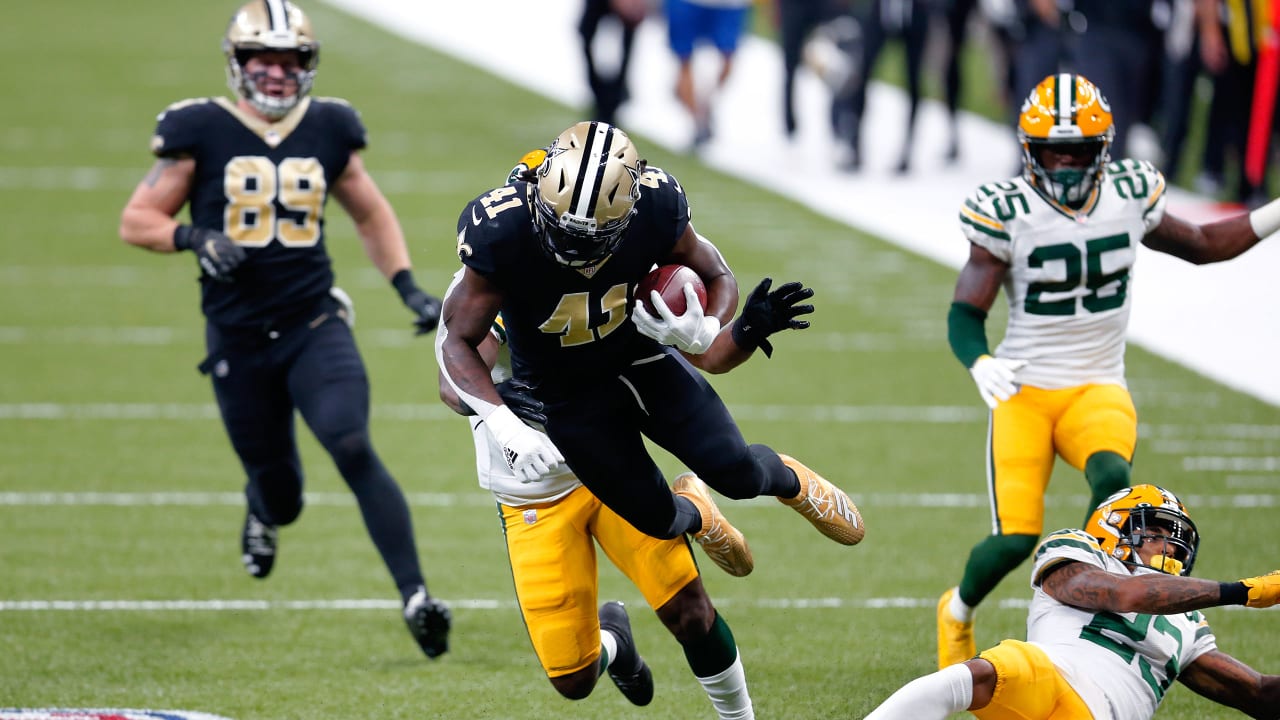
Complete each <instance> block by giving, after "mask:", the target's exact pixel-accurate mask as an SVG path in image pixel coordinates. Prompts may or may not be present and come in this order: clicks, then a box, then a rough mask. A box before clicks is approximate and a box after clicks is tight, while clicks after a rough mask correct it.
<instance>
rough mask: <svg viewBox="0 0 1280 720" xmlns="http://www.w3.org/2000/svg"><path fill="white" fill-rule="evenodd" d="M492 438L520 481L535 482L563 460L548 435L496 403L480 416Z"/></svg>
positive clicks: (543, 477) (544, 476) (504, 406)
mask: <svg viewBox="0 0 1280 720" xmlns="http://www.w3.org/2000/svg"><path fill="white" fill-rule="evenodd" d="M484 421H485V423H486V424H487V425H488V426H489V432H490V433H491V434H492V435H493V439H494V440H497V441H498V444H499V445H501V446H502V455H503V457H505V458H506V459H507V466H508V467H510V468H511V470H512V472H514V473H515V474H516V477H518V478H520V482H522V483H532V482H538V481H540V480H543V479H545V478H546V476H547V474H548V473H550V472H551V471H552V470H554V469H555V468H556V466H557V465H559V464H560V463H562V462H564V456H563V455H561V454H560V451H559V450H558V449H556V446H555V445H554V444H552V442H551V438H549V437H547V436H546V435H544V434H543V433H540V432H538V431H537V430H534V429H533V428H531V427H529V426H528V425H525V424H524V421H522V420H521V419H520V418H518V417H516V414H515V413H513V412H511V408H509V407H507V406H506V405H499V406H498V409H497V410H494V411H493V412H491V413H489V417H487V418H485V419H484Z"/></svg>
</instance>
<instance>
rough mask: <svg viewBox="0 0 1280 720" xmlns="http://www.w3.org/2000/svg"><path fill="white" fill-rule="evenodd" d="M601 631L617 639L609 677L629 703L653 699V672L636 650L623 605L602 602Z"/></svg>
mask: <svg viewBox="0 0 1280 720" xmlns="http://www.w3.org/2000/svg"><path fill="white" fill-rule="evenodd" d="M600 630H601V632H610V633H613V636H614V637H616V638H617V639H618V650H617V655H616V656H615V657H614V658H613V659H612V660H611V661H610V662H609V679H610V680H612V681H613V684H614V685H617V686H618V689H619V690H621V691H622V695H623V697H625V698H626V699H627V700H628V701H630V702H631V704H632V705H648V704H649V702H650V701H652V700H653V672H652V671H651V670H649V665H648V663H646V662H645V661H644V658H642V657H640V651H639V650H637V649H636V640H635V637H633V636H632V634H631V619H630V618H628V617H627V608H626V606H624V605H623V604H622V603H620V602H618V601H617V600H613V601H610V602H607V603H605V604H603V605H601V606H600Z"/></svg>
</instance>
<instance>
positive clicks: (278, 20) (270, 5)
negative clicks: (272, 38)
mask: <svg viewBox="0 0 1280 720" xmlns="http://www.w3.org/2000/svg"><path fill="white" fill-rule="evenodd" d="M266 4H267V14H268V15H270V16H271V29H272V30H274V31H281V30H288V29H289V13H288V12H287V9H286V7H285V4H286V3H285V0H266Z"/></svg>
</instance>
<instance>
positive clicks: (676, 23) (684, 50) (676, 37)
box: [664, 0, 752, 149]
mask: <svg viewBox="0 0 1280 720" xmlns="http://www.w3.org/2000/svg"><path fill="white" fill-rule="evenodd" d="M751 2H752V0H666V2H665V3H664V6H665V8H666V14H667V38H668V42H669V43H670V46H671V51H672V52H673V53H675V56H676V59H677V60H678V61H679V63H680V69H679V71H678V73H677V75H676V97H677V98H678V99H679V100H680V104H681V105H683V106H684V107H685V109H686V110H688V111H689V116H690V117H692V118H693V126H694V130H693V146H694V148H695V149H696V148H699V147H701V146H703V145H705V144H706V143H707V142H708V141H710V140H711V135H712V127H711V116H712V105H713V104H714V98H715V94H716V92H717V91H719V89H720V88H722V87H724V84H725V83H726V82H727V81H728V80H729V75H730V73H731V72H732V71H733V54H734V53H735V52H736V51H737V50H738V42H739V40H741V38H742V32H743V30H744V29H745V28H746V25H747V19H748V17H749V16H750V13H751ZM701 41H705V42H709V43H711V44H712V45H713V46H715V48H716V50H717V51H718V52H719V53H720V69H719V72H718V73H717V75H716V81H715V86H714V87H713V88H711V89H709V90H707V91H706V92H703V93H699V92H698V88H697V83H696V82H695V78H694V72H693V70H694V68H693V51H694V49H695V48H696V47H697V45H698V43H699V42H701Z"/></svg>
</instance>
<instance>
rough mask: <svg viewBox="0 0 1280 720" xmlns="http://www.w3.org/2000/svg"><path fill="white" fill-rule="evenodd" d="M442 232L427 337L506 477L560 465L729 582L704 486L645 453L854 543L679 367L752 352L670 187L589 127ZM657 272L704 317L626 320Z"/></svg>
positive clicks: (692, 312)
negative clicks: (502, 348)
mask: <svg viewBox="0 0 1280 720" xmlns="http://www.w3.org/2000/svg"><path fill="white" fill-rule="evenodd" d="M457 231H458V244H457V250H458V257H459V259H460V260H461V261H462V263H463V265H464V268H463V272H462V277H461V278H460V280H459V281H458V282H457V283H456V284H455V285H454V286H453V289H452V290H451V291H450V293H449V298H448V301H447V302H446V303H445V308H444V315H445V318H446V320H447V324H448V327H449V332H447V333H442V334H441V335H439V336H438V338H437V344H436V348H437V358H438V360H439V364H440V367H441V368H442V369H443V371H444V373H445V377H446V379H447V380H448V382H449V384H450V385H452V386H453V388H454V391H455V392H456V393H457V394H458V396H459V398H461V399H462V401H463V402H464V403H465V404H466V405H467V406H468V407H470V408H472V409H473V410H475V412H476V413H477V414H478V415H479V416H480V418H481V419H483V420H484V421H485V422H486V423H487V424H488V427H489V430H490V431H491V432H492V433H493V435H494V437H495V438H496V439H497V441H498V442H499V444H501V445H502V446H503V450H504V454H505V456H506V457H507V458H508V461H509V463H510V464H511V465H512V469H513V470H514V471H515V472H516V473H517V474H519V475H521V476H522V477H525V478H527V479H532V478H535V477H537V476H539V475H540V474H542V473H544V472H546V471H548V470H549V469H554V468H555V467H556V466H557V465H559V464H560V463H561V462H565V461H567V463H568V464H569V466H570V467H572V468H573V470H574V473H575V474H576V475H577V477H578V479H579V480H580V481H581V482H582V484H583V485H585V486H586V487H587V488H588V489H589V490H591V492H592V494H593V495H595V496H596V497H598V498H599V499H600V500H601V501H602V502H603V503H604V504H605V505H606V506H608V507H609V508H610V509H612V510H613V511H614V512H616V513H618V514H619V515H620V516H622V517H623V518H624V519H625V520H626V521H627V522H629V523H631V524H632V525H634V526H635V527H636V528H637V529H639V530H640V531H641V532H643V533H645V534H646V535H650V536H652V537H656V538H660V539H668V538H675V537H680V536H682V535H684V534H686V533H687V534H689V535H691V536H692V537H693V538H694V539H695V540H696V541H698V542H699V543H701V544H702V546H703V548H704V549H706V550H707V554H708V555H709V556H710V557H711V558H712V559H713V560H714V561H715V562H716V563H717V564H718V565H720V567H722V568H724V569H725V570H726V571H727V572H729V573H730V574H733V575H745V574H747V573H749V572H750V571H751V569H752V567H753V566H754V564H753V561H752V558H751V554H750V551H749V549H748V548H747V546H746V542H745V540H744V539H743V538H742V535H741V533H739V532H737V531H736V530H735V529H734V528H733V527H732V526H731V525H729V523H728V521H726V520H724V517H723V515H720V514H719V512H718V511H717V510H716V508H715V505H714V504H713V503H712V502H711V496H710V494H709V493H707V492H706V491H705V490H702V484H701V483H697V484H687V485H686V486H684V487H676V488H675V492H674V493H673V492H672V488H671V487H669V486H668V485H667V480H666V478H665V477H664V475H663V473H662V470H661V469H660V468H659V467H658V466H657V464H656V463H655V462H654V461H653V458H652V457H651V456H650V455H649V452H648V450H647V449H646V447H645V445H644V439H645V438H648V439H649V440H651V441H653V442H654V443H655V444H657V445H658V446H660V447H662V448H664V449H666V450H667V451H668V452H670V453H671V454H672V455H674V456H675V457H676V459H677V460H679V461H680V462H681V463H682V464H683V465H684V466H685V467H687V468H689V469H690V470H691V471H692V472H693V473H694V474H695V475H696V476H697V477H698V478H700V479H701V480H702V481H703V482H705V483H706V485H708V486H710V487H711V488H713V489H715V490H716V491H718V492H720V493H721V494H723V495H725V496H727V497H730V498H736V499H740V498H752V497H757V496H760V495H771V496H774V497H777V498H778V499H779V500H780V501H782V502H783V503H784V504H786V505H788V506H789V507H792V508H793V509H795V510H796V511H797V512H799V513H800V514H801V515H802V516H803V517H805V518H806V519H807V520H808V521H809V522H810V523H811V524H812V525H813V526H814V527H815V528H817V529H818V530H819V531H820V532H822V533H823V534H824V535H826V536H827V537H828V538H831V539H832V540H835V541H836V542H839V543H842V544H845V545H853V544H856V543H857V542H859V541H860V540H861V539H862V537H863V532H864V529H863V526H862V519H861V516H860V515H859V513H858V510H857V507H856V506H855V505H854V504H853V502H852V501H851V500H850V499H849V497H848V495H846V494H845V492H844V491H843V490H841V489H840V488H838V487H836V486H835V485H834V484H833V483H831V482H829V481H827V480H826V479H824V478H823V477H821V476H820V475H818V473H816V472H814V471H813V470H811V469H809V468H808V467H806V466H805V465H804V464H802V463H800V462H799V461H798V460H796V459H794V458H791V457H788V456H785V455H780V454H779V453H777V452H775V451H774V450H773V449H771V448H769V447H767V446H765V445H760V444H756V445H748V444H747V442H746V441H745V440H744V439H743V437H742V433H741V431H740V430H739V429H738V426H737V424H736V423H735V422H734V420H733V418H732V416H730V414H729V412H728V409H727V408H726V407H725V405H724V402H723V400H721V399H720V397H719V395H717V394H716V392H715V390H714V389H713V388H712V387H711V385H710V384H709V383H708V382H707V380H706V378H704V377H703V376H702V375H701V374H700V373H699V372H698V370H697V369H696V368H695V367H694V366H693V365H691V364H690V362H689V360H688V357H689V356H695V355H701V354H703V353H705V352H707V349H708V348H709V347H711V345H712V342H713V341H714V340H715V339H716V337H717V336H718V335H719V334H720V332H721V330H722V328H723V327H724V326H730V328H731V331H733V332H737V333H738V334H739V340H740V341H741V344H742V345H743V347H750V348H754V347H757V346H759V347H764V342H766V341H764V340H763V338H762V337H760V335H759V331H758V328H756V327H754V326H753V325H750V324H734V325H730V321H731V320H732V318H733V313H734V310H735V309H736V307H737V304H738V285H737V281H736V280H735V279H734V276H733V273H732V272H731V271H730V270H729V267H728V266H727V265H726V264H725V262H724V258H723V257H722V256H721V255H720V252H719V251H718V250H717V249H716V247H715V246H714V245H713V244H711V242H709V241H708V240H706V239H705V238H703V237H701V236H700V235H698V233H697V232H695V231H694V229H693V226H692V225H691V224H690V222H689V205H688V202H687V200H686V198H685V194H684V189H683V188H682V187H681V186H680V183H679V182H677V181H676V179H675V178H674V177H672V176H671V175H670V174H668V173H666V172H663V171H662V170H660V169H658V168H655V167H648V166H647V165H646V163H645V162H644V161H643V160H641V159H640V156H639V154H638V152H637V151H636V148H635V146H634V145H633V144H632V142H631V139H630V138H629V137H628V136H627V135H626V133H624V132H622V131H621V130H619V129H618V128H615V127H613V126H610V125H606V124H604V123H598V122H583V123H578V124H576V125H574V126H573V127H571V128H569V129H567V130H565V131H564V132H562V133H561V134H560V135H559V136H558V137H557V138H556V140H555V141H554V143H553V144H552V145H551V146H550V147H549V148H548V150H547V153H546V157H545V159H544V160H543V161H542V162H541V163H540V164H539V166H538V168H537V170H536V171H535V172H533V173H532V174H530V175H526V176H525V177H523V178H521V179H518V180H516V181H515V182H513V183H510V184H507V185H503V186H502V187H499V188H496V189H494V190H491V191H488V192H485V193H483V194H481V195H480V196H479V197H477V198H476V199H475V200H473V201H471V202H470V203H468V204H467V206H466V207H465V208H464V209H463V211H462V213H461V215H460V216H459V218H458V225H457ZM667 264H678V265H686V266H688V267H690V268H691V269H693V270H694V272H696V273H697V274H698V275H699V276H700V277H701V278H702V280H703V283H704V284H705V285H706V289H707V296H708V297H707V304H706V308H705V310H704V308H703V307H702V306H701V305H699V304H698V303H697V302H696V301H695V302H691V303H689V307H688V308H687V310H686V311H685V313H684V314H682V315H679V316H675V315H673V314H672V313H671V312H670V310H669V308H667V309H666V310H667V311H666V312H662V310H663V308H665V305H662V306H659V307H658V310H659V315H660V317H654V316H652V315H650V314H648V313H642V312H641V310H637V309H636V308H637V307H639V306H638V305H637V304H636V302H635V288H636V286H637V285H638V284H639V282H640V281H641V280H642V279H643V278H644V277H645V275H647V274H648V273H649V271H650V270H651V269H652V268H653V267H654V266H655V265H667ZM499 312H501V313H502V317H503V321H504V323H505V324H506V329H507V335H508V347H509V348H510V351H511V356H512V365H513V369H514V372H515V376H516V377H517V378H519V379H520V380H522V381H524V382H526V383H528V384H529V385H530V386H531V387H532V388H533V389H532V393H533V395H534V396H535V397H536V398H537V399H538V400H539V401H541V402H544V403H545V404H546V415H547V424H546V431H547V432H546V435H543V434H541V433H538V432H536V431H534V430H533V429H532V428H529V427H528V426H526V425H525V424H524V423H522V422H520V420H519V418H517V417H516V416H515V415H514V414H513V413H512V412H511V409H510V408H508V407H506V406H505V405H504V404H503V402H502V398H501V397H500V396H499V395H498V393H497V391H496V390H495V389H494V387H493V383H492V382H491V380H490V376H489V368H488V366H487V365H486V364H485V362H484V360H483V358H482V357H481V356H480V353H479V351H478V348H479V346H480V344H481V343H482V342H484V341H485V339H486V338H487V337H488V336H489V332H490V328H491V327H492V325H493V322H494V319H495V318H496V317H497V316H498V314H499ZM548 438H549V439H548ZM562 453H563V455H562Z"/></svg>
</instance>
